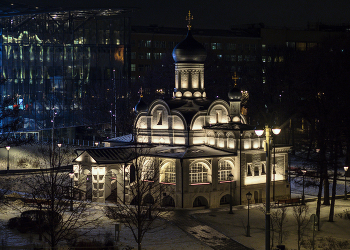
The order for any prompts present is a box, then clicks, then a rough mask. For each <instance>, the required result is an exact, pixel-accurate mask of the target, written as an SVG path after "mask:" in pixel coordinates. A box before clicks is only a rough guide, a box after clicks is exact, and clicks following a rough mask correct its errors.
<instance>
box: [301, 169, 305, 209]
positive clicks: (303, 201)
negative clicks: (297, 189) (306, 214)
mask: <svg viewBox="0 0 350 250" xmlns="http://www.w3.org/2000/svg"><path fill="white" fill-rule="evenodd" d="M301 172H302V173H303V196H301V204H302V205H305V192H304V189H305V174H306V169H302V170H301Z"/></svg>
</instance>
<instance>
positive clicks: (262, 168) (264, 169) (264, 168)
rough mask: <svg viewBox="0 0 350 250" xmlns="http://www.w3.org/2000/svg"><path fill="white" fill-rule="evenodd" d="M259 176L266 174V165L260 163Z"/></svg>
mask: <svg viewBox="0 0 350 250" xmlns="http://www.w3.org/2000/svg"><path fill="white" fill-rule="evenodd" d="M261 174H262V175H264V174H266V163H261Z"/></svg>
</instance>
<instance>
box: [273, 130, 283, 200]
mask: <svg viewBox="0 0 350 250" xmlns="http://www.w3.org/2000/svg"><path fill="white" fill-rule="evenodd" d="M280 132H281V129H279V128H273V129H272V133H273V134H275V135H278V134H279V133H280ZM272 174H273V186H272V200H273V201H275V199H276V196H275V190H276V189H275V182H276V143H275V140H273V172H272Z"/></svg>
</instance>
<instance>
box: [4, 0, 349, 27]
mask: <svg viewBox="0 0 350 250" xmlns="http://www.w3.org/2000/svg"><path fill="white" fill-rule="evenodd" d="M5 1H8V2H18V3H26V4H29V5H32V6H35V5H47V6H52V7H57V6H68V7H135V8H137V10H136V11H135V12H134V13H133V15H132V17H133V19H132V20H133V21H132V24H134V25H149V24H156V25H159V26H165V27H186V21H185V16H186V14H187V13H188V11H189V10H191V13H192V14H193V16H194V20H193V22H192V23H193V27H194V28H196V27H198V28H222V29H229V28H230V27H232V26H234V25H242V24H252V23H264V24H265V25H266V26H269V27H271V26H272V27H284V26H286V27H290V28H306V27H307V23H308V22H318V21H320V22H323V23H326V24H342V23H346V24H349V23H350V15H349V11H350V1H348V0H318V1H317V0H240V1H237V0H200V1H195V0H178V1H172V0H143V1H140V0H125V1H120V0H94V1H91V0H58V1H48V0H30V1H29V0H13V1H10V0H5Z"/></svg>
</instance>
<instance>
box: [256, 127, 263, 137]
mask: <svg viewBox="0 0 350 250" xmlns="http://www.w3.org/2000/svg"><path fill="white" fill-rule="evenodd" d="M263 133H264V130H263V129H257V130H255V134H256V135H257V136H262V135H263Z"/></svg>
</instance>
